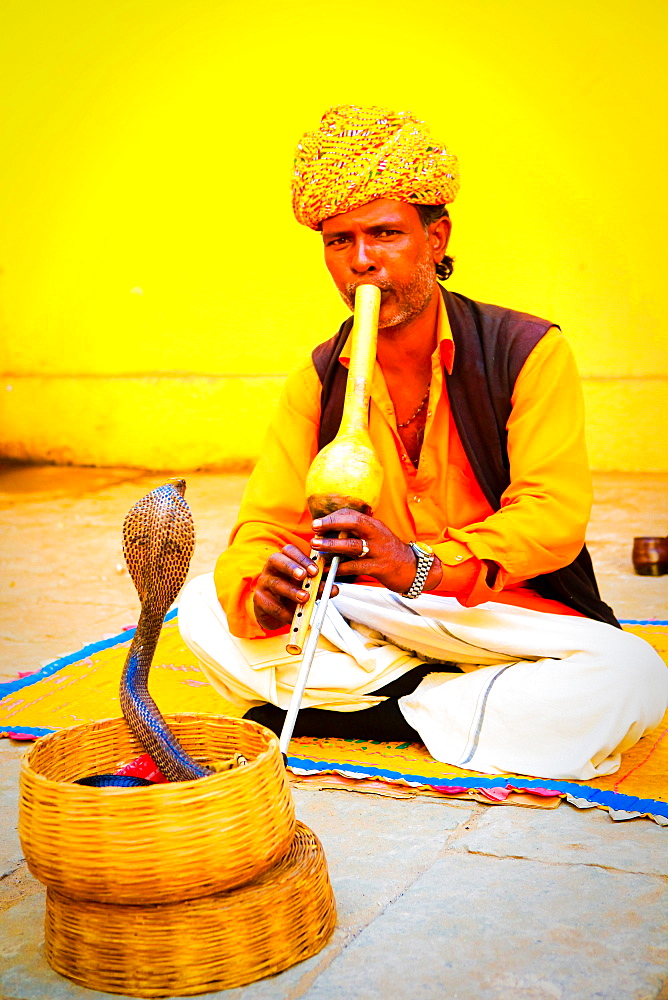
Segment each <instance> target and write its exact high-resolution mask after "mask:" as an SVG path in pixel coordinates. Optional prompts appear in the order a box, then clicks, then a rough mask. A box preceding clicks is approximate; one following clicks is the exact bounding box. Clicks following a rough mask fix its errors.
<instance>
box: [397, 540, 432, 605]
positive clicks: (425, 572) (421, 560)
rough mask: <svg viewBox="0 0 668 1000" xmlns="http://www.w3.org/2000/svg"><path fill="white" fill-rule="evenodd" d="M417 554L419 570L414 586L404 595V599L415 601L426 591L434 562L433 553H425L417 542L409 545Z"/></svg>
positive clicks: (416, 573)
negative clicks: (408, 598)
mask: <svg viewBox="0 0 668 1000" xmlns="http://www.w3.org/2000/svg"><path fill="white" fill-rule="evenodd" d="M408 544H409V545H410V547H411V548H412V550H413V552H414V553H415V558H416V559H417V570H416V572H415V579H414V580H413V583H412V585H411V586H410V587H409V589H408V590H407V591H406V593H405V594H402V595H401V596H402V597H410V598H411V600H413V599H414V598H416V597H419V596H420V594H421V593H422V591H423V589H424V585H425V583H426V582H427V577H428V576H429V570H430V569H431V564H432V563H433V561H434V553H433V552H423V551H422V549H421V548H420V547H419V545H416V544H415V542H409V543H408Z"/></svg>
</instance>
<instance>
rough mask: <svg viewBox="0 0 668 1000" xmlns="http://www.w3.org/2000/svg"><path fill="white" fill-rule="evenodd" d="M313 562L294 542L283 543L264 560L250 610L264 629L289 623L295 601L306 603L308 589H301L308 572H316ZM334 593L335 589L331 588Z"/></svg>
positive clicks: (310, 573) (309, 573) (296, 602)
mask: <svg viewBox="0 0 668 1000" xmlns="http://www.w3.org/2000/svg"><path fill="white" fill-rule="evenodd" d="M317 572H318V571H317V569H316V565H315V563H314V562H313V560H312V559H309V557H308V556H305V555H304V553H303V552H302V551H301V549H298V548H297V546H296V545H284V546H283V548H282V549H281V551H280V552H274V554H273V555H272V556H270V557H269V559H268V560H267V564H266V566H265V567H264V569H263V570H262V573H261V574H260V577H259V579H258V581H257V586H256V588H255V594H254V595H253V610H254V612H255V617H256V619H257V621H258V624H259V625H261V626H262V628H264V629H277V628H282V627H283V626H284V625H289V623H290V622H291V621H292V618H293V616H294V613H295V607H296V606H297V604H306V602H307V601H308V596H309V595H308V593H307V592H306V591H305V590H302V589H301V583H302V581H303V580H304V579H305V578H306V577H307V576H315V575H316V573H317ZM332 593H333V596H335V590H334V591H333V592H332Z"/></svg>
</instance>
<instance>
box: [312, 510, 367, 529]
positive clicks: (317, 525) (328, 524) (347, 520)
mask: <svg viewBox="0 0 668 1000" xmlns="http://www.w3.org/2000/svg"><path fill="white" fill-rule="evenodd" d="M372 520H373V518H370V517H369V516H368V514H361V513H360V511H358V510H351V509H350V508H349V507H344V508H343V509H342V510H336V511H334V513H333V514H327V515H326V516H325V517H319V518H316V520H315V521H313V530H314V531H317V532H318V534H320V533H322V534H325V533H326V532H328V531H358V532H359V533H360V534H362V533H363V530H364V528H365V526H367V525H368V524H369V521H372Z"/></svg>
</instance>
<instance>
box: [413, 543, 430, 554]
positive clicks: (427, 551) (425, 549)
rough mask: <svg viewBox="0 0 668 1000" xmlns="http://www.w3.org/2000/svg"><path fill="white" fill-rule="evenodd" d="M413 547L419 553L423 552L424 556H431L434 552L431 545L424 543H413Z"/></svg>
mask: <svg viewBox="0 0 668 1000" xmlns="http://www.w3.org/2000/svg"><path fill="white" fill-rule="evenodd" d="M413 545H415V546H416V548H418V549H419V550H420V552H424V554H425V555H426V556H430V555H433V552H434V550H433V549H432V547H431V545H427V543H426V542H413Z"/></svg>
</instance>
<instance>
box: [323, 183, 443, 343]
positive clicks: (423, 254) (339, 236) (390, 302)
mask: <svg viewBox="0 0 668 1000" xmlns="http://www.w3.org/2000/svg"><path fill="white" fill-rule="evenodd" d="M440 221H441V222H442V223H445V226H444V225H443V224H441V225H440V226H439V225H438V224H437V225H436V228H437V229H438V233H437V235H436V236H435V235H434V226H430V227H429V232H425V230H424V228H423V226H422V221H421V219H420V216H419V214H418V212H417V209H416V208H414V207H413V205H408V204H406V203H405V202H401V201H391V200H389V199H387V198H382V199H379V200H378V201H371V202H369V203H368V204H367V205H362V206H361V207H360V208H355V209H353V210H352V211H351V212H344V213H343V214H342V215H334V216H332V218H331V219H325V221H324V222H323V224H322V240H323V244H324V248H325V263H326V264H327V268H328V270H329V273H330V274H331V276H332V278H333V279H334V283H335V285H336V287H337V288H338V290H339V293H340V295H341V298H342V299H343V301H344V302H345V303H346V305H347V306H348V307H349V308H350V309H352V308H353V306H354V300H355V289H356V288H357V286H358V285H377V286H378V287H379V288H380V289H381V292H382V295H381V305H380V317H379V323H378V326H379V328H380V329H387V328H388V327H397V326H404V325H405V324H407V323H409V322H410V321H411V320H413V319H415V318H416V317H417V316H419V315H420V313H421V312H422V311H423V310H424V309H426V307H427V306H428V304H429V302H430V301H431V298H432V296H433V294H434V290H435V289H436V270H435V262H436V261H437V260H440V259H441V257H442V256H443V254H444V253H445V247H446V246H447V236H448V235H449V222H448V220H447V219H446V220H440ZM444 230H447V232H446V233H445V242H443V240H444V236H443V233H444Z"/></svg>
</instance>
